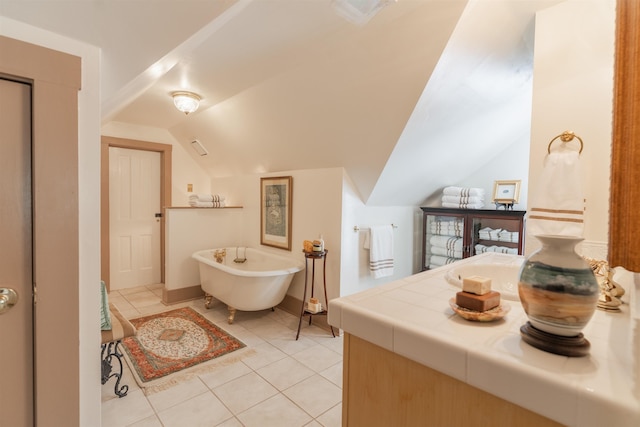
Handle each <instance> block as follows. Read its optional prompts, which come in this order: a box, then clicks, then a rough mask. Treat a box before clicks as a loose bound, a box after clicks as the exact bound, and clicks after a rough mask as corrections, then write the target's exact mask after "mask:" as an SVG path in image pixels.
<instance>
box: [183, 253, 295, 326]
mask: <svg viewBox="0 0 640 427" xmlns="http://www.w3.org/2000/svg"><path fill="white" fill-rule="evenodd" d="M191 257H192V258H194V259H195V260H197V261H198V267H199V270H200V286H202V290H203V291H204V292H205V307H206V308H209V307H210V306H211V301H212V299H213V298H215V299H217V300H219V301H221V302H223V303H224V304H226V305H227V307H228V309H229V318H228V321H229V323H230V324H231V323H233V319H234V317H235V313H236V310H242V311H258V310H265V309H267V308H273V307H275V306H277V305H278V304H280V303H281V302H282V300H283V299H284V297H285V295H286V293H287V290H288V289H289V285H290V284H291V280H292V279H293V276H294V274H295V273H296V272H298V271H300V270H302V269H304V264H303V263H302V261H296V260H295V259H291V258H285V257H282V256H279V255H275V254H271V253H269V252H265V251H261V250H259V249H254V248H242V247H240V248H235V247H231V248H218V249H205V250H202V251H198V252H195V253H194V254H193V255H191Z"/></svg>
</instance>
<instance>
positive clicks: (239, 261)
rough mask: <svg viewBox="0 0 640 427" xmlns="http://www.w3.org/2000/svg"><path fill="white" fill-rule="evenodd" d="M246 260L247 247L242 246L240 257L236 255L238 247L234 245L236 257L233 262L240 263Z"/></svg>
mask: <svg viewBox="0 0 640 427" xmlns="http://www.w3.org/2000/svg"><path fill="white" fill-rule="evenodd" d="M246 260H247V248H244V254H243V255H242V258H240V257H239V256H238V247H237V246H236V258H235V259H234V260H233V262H235V263H238V264H242V263H243V262H245V261H246Z"/></svg>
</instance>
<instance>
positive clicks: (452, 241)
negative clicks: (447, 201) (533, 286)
mask: <svg viewBox="0 0 640 427" xmlns="http://www.w3.org/2000/svg"><path fill="white" fill-rule="evenodd" d="M422 212H423V221H422V226H423V228H422V230H423V234H422V270H423V271H424V270H428V269H431V268H436V267H440V266H442V265H446V264H450V263H452V262H454V261H457V260H459V259H463V258H468V257H470V256H473V255H477V254H481V253H484V252H498V253H508V254H518V255H522V251H523V248H524V215H525V213H526V211H512V210H490V209H450V208H422Z"/></svg>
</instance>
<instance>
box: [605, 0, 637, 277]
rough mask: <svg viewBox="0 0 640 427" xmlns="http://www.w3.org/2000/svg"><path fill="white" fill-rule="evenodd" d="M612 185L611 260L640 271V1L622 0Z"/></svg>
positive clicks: (614, 98) (618, 14)
mask: <svg viewBox="0 0 640 427" xmlns="http://www.w3.org/2000/svg"><path fill="white" fill-rule="evenodd" d="M616 14H617V20H616V51H615V74H614V90H613V100H614V105H613V143H612V147H611V184H610V187H609V191H610V197H609V264H610V265H611V266H614V267H615V266H623V267H625V268H626V269H627V270H632V271H640V226H639V225H638V224H640V186H638V182H639V181H640V169H639V168H638V164H639V163H640V108H638V105H637V104H638V101H640V75H639V74H638V72H637V70H638V67H640V29H639V28H638V20H640V3H639V2H636V1H629V0H618V2H617V11H616Z"/></svg>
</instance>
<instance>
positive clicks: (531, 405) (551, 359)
mask: <svg viewBox="0 0 640 427" xmlns="http://www.w3.org/2000/svg"><path fill="white" fill-rule="evenodd" d="M522 260H523V257H521V256H517V255H504V254H496V253H485V254H482V255H478V256H475V257H471V258H467V259H464V260H461V261H458V262H456V263H454V264H450V265H447V266H444V267H440V268H437V269H434V270H428V271H424V272H422V273H418V274H415V275H413V276H409V277H407V278H404V279H400V280H397V281H394V282H390V283H386V284H384V285H381V286H378V287H376V288H372V289H369V290H366V291H363V292H360V293H357V294H353V295H349V296H346V297H342V298H337V299H334V300H331V302H330V303H329V315H328V316H329V317H328V321H329V323H330V324H331V325H332V326H335V327H338V328H340V329H342V330H344V331H345V332H347V333H349V334H352V335H355V336H357V337H359V338H362V339H364V340H367V341H369V342H371V343H373V344H376V345H378V346H380V347H383V348H385V349H387V350H389V351H392V352H394V353H396V354H399V355H402V356H404V357H406V358H408V359H411V360H413V361H416V362H418V363H421V364H423V365H425V366H428V367H430V368H432V369H435V370H438V371H440V372H442V373H444V374H447V375H449V376H451V377H453V378H456V379H458V380H460V381H463V382H466V383H467V384H469V385H471V386H474V387H477V388H479V389H482V390H484V391H486V392H488V393H491V394H493V395H495V396H498V397H500V398H502V399H504V400H507V401H510V402H512V403H515V404H517V405H519V406H522V407H523V408H526V409H529V410H531V411H534V412H536V413H539V414H541V415H543V416H546V417H547V418H550V419H552V420H554V421H557V422H559V423H562V424H565V425H568V426H576V427H577V426H579V427H590V426H593V427H601V426H604V425H610V426H615V427H626V426H629V427H638V426H640V313H636V312H635V310H632V311H634V312H633V313H630V306H632V307H633V306H634V305H635V306H638V307H639V308H640V303H638V300H639V299H640V298H637V297H640V289H639V288H640V281H639V280H638V275H637V274H634V273H629V272H626V271H625V273H627V274H624V277H622V276H621V279H619V280H618V281H619V282H620V283H621V284H622V286H623V287H624V288H625V290H626V293H625V295H624V296H623V298H622V300H623V301H624V302H625V304H623V306H622V312H621V313H608V312H604V311H602V310H596V313H595V314H594V316H593V317H592V319H591V320H590V322H589V324H588V325H587V326H586V328H585V329H584V330H583V333H584V335H585V337H586V338H587V339H588V340H589V342H590V343H591V350H590V354H589V355H588V356H585V357H566V356H559V355H555V354H552V353H547V352H544V351H542V350H538V349H536V348H534V347H532V346H530V345H529V344H526V343H525V342H524V341H522V339H521V337H520V326H522V325H523V324H524V323H526V321H527V316H526V314H525V312H524V310H523V308H522V306H521V304H520V302H519V301H509V300H506V299H504V298H503V299H502V304H509V305H511V310H510V312H509V313H508V314H507V315H506V316H505V317H504V318H503V319H501V320H498V321H494V322H487V323H485V322H471V321H467V320H464V319H462V318H461V317H459V316H458V315H457V314H455V312H454V311H453V310H452V309H451V308H450V307H449V299H450V298H452V297H455V293H456V292H457V291H459V290H460V288H458V287H455V286H453V285H450V284H449V283H448V282H447V281H446V280H445V273H446V272H447V271H448V270H449V269H451V268H456V267H459V266H462V265H469V264H486V263H498V264H518V265H519V264H521V263H522ZM617 277H618V275H617V274H616V278H617ZM634 278H635V282H636V283H635V284H634ZM622 279H624V280H625V281H624V282H621V280H622ZM630 294H634V295H630ZM630 300H631V304H629V301H630Z"/></svg>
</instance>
